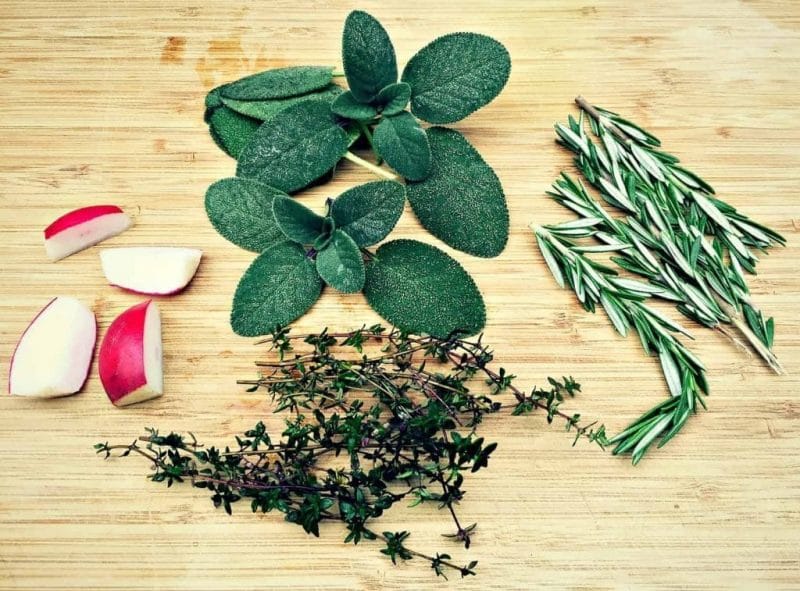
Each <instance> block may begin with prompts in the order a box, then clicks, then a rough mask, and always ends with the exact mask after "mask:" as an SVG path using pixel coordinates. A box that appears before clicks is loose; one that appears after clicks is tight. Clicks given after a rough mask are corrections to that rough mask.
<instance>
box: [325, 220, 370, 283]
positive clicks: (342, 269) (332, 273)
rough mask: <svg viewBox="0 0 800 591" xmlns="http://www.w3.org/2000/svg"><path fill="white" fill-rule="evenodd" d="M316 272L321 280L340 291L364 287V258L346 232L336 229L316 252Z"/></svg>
mask: <svg viewBox="0 0 800 591" xmlns="http://www.w3.org/2000/svg"><path fill="white" fill-rule="evenodd" d="M317 273H319V276H320V277H322V280H323V281H324V282H325V283H327V284H328V285H330V286H331V287H333V288H334V289H338V290H339V291H341V292H342V293H355V292H357V291H361V290H362V289H363V288H364V276H365V275H364V258H363V257H362V256H361V251H360V250H359V248H358V245H357V244H356V243H355V242H353V239H352V238H350V236H348V235H347V234H345V233H344V232H342V231H341V230H336V231H335V232H334V233H333V237H332V238H331V241H330V242H329V243H328V245H327V246H326V247H325V248H323V249H322V250H321V251H320V252H319V253H317Z"/></svg>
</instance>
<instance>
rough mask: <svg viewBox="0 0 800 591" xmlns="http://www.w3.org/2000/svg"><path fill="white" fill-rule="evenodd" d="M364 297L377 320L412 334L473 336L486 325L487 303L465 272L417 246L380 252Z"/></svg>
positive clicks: (397, 245) (408, 243)
mask: <svg viewBox="0 0 800 591" xmlns="http://www.w3.org/2000/svg"><path fill="white" fill-rule="evenodd" d="M364 295H365V296H366V297H367V301H368V302H369V305H370V306H372V308H373V309H374V310H375V311H376V312H377V313H378V314H380V315H381V316H383V317H384V318H385V319H386V320H388V321H389V322H391V323H392V324H394V325H395V326H397V327H399V328H401V329H403V330H407V331H409V332H417V333H425V334H429V335H432V336H435V337H439V338H444V337H447V336H448V335H450V334H452V333H462V334H467V335H470V334H475V333H477V332H479V331H480V330H481V329H482V328H483V326H484V324H485V322H486V308H485V306H484V303H483V298H482V297H481V294H480V292H479V291H478V288H477V286H476V285H475V282H474V281H473V280H472V278H471V277H470V276H469V274H468V273H467V272H466V271H465V270H464V268H463V267H462V266H461V265H459V264H458V262H456V260H455V259H452V258H451V257H449V256H448V255H447V254H445V253H444V252H442V251H441V250H439V249H438V248H436V247H434V246H431V245H429V244H424V243H422V242H417V241H415V240H393V241H392V242H387V243H386V244H384V245H383V246H381V247H380V248H379V249H378V250H377V252H376V253H375V258H374V259H373V260H372V261H370V262H369V263H368V264H367V280H366V283H365V284H364Z"/></svg>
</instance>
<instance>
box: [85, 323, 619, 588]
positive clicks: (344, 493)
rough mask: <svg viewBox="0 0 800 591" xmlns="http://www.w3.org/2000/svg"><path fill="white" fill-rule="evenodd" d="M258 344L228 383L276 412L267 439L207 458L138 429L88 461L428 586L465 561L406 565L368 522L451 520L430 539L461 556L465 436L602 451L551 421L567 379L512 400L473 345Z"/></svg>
mask: <svg viewBox="0 0 800 591" xmlns="http://www.w3.org/2000/svg"><path fill="white" fill-rule="evenodd" d="M267 342H268V343H269V348H270V351H272V355H271V356H270V358H269V359H267V360H266V361H260V362H258V364H257V365H258V366H259V370H260V372H261V375H260V377H259V378H257V379H255V380H243V381H242V382H241V383H242V384H245V385H248V386H250V390H251V391H254V390H256V389H259V388H263V389H264V390H266V391H267V393H268V394H269V395H270V396H271V397H272V399H273V400H274V402H275V404H276V409H277V411H286V412H288V413H289V418H287V419H286V422H285V428H284V430H283V432H282V434H281V436H280V438H274V437H273V436H272V434H271V433H269V432H268V430H267V428H266V426H265V425H264V424H263V423H261V422H259V423H258V424H256V425H255V426H254V427H253V428H252V429H250V430H248V431H245V432H244V433H243V434H241V435H238V436H236V441H235V443H234V444H233V445H231V446H227V447H225V448H224V449H221V448H218V447H213V446H212V447H205V446H203V445H201V444H200V443H198V442H197V440H196V439H195V437H194V436H193V435H191V434H189V435H186V436H184V435H180V434H178V433H174V432H170V433H168V434H166V435H161V434H160V432H159V431H157V430H156V429H148V430H147V434H146V435H145V436H143V437H140V438H139V439H138V440H136V441H133V442H132V443H130V444H129V445H110V444H109V443H107V442H106V443H99V444H97V445H95V450H96V452H97V453H98V454H102V455H104V456H105V457H109V456H111V455H112V453H113V454H115V455H117V454H118V455H120V456H129V455H131V454H137V455H140V456H143V457H145V458H146V459H147V460H148V461H149V462H150V463H151V464H152V473H151V474H150V479H151V480H153V481H154V482H161V483H165V484H166V485H167V486H168V487H169V486H172V484H173V483H176V482H177V483H182V482H187V483H189V482H190V483H191V484H192V486H194V487H195V488H199V489H205V490H206V491H208V493H209V494H210V497H211V501H212V503H213V504H214V506H215V507H217V508H222V509H223V510H225V511H226V512H227V513H232V511H233V506H234V505H236V504H239V503H240V501H244V503H247V504H249V507H250V510H251V511H253V512H254V513H255V512H263V513H267V512H273V511H275V512H278V513H282V514H283V515H284V518H285V519H286V521H288V522H291V523H296V524H298V525H299V526H301V527H302V528H303V529H304V531H306V532H307V533H309V534H311V535H314V536H319V535H320V524H321V523H323V522H339V523H341V524H342V525H343V526H344V528H345V529H346V533H345V534H344V536H343V537H344V541H345V543H350V542H352V543H353V544H358V543H360V542H362V541H365V540H366V541H376V542H378V543H379V544H380V551H381V553H382V554H384V555H386V556H387V557H388V558H389V559H390V560H392V562H393V563H396V562H397V561H398V560H402V561H406V560H412V559H413V560H423V561H425V562H427V563H428V564H429V565H430V566H431V568H432V569H433V571H434V572H435V573H436V575H439V576H445V575H446V573H453V574H460V575H461V576H468V575H474V574H475V567H476V565H477V562H475V561H469V562H465V564H463V566H462V565H460V564H458V563H456V562H454V561H453V559H452V558H451V556H450V554H449V553H437V554H434V555H427V554H423V553H420V552H417V551H415V550H413V549H412V548H411V547H410V546H409V537H410V534H409V532H408V531H398V532H393V531H382V530H381V529H378V528H379V526H380V524H379V520H380V518H381V517H382V516H383V515H384V514H385V513H386V512H387V511H389V510H390V509H391V508H392V507H393V506H395V505H396V504H402V505H409V504H410V505H411V506H412V507H413V506H417V505H429V506H433V507H436V508H438V509H440V510H443V511H444V512H445V513H446V514H447V516H448V519H449V520H451V521H452V527H453V530H452V532H451V533H450V532H448V533H446V534H444V537H445V538H446V539H448V540H450V541H451V542H456V543H458V544H460V545H463V546H464V547H465V548H467V549H468V548H469V547H470V545H471V544H472V540H473V534H474V532H475V531H476V528H477V524H469V522H467V521H464V520H463V519H462V517H461V516H460V515H459V501H460V500H461V499H462V498H464V495H465V494H466V492H467V491H466V490H465V482H466V481H467V480H468V479H469V477H470V474H471V473H474V472H478V471H480V470H482V469H484V468H486V467H487V466H488V465H489V463H490V462H491V461H492V457H493V453H494V452H495V450H496V448H497V444H496V443H491V442H487V441H486V440H485V439H484V438H483V437H481V436H479V434H478V432H477V430H478V428H479V426H480V424H481V423H482V422H483V421H484V420H485V419H486V418H487V417H490V416H491V415H493V414H497V413H502V412H503V411H506V410H507V411H508V412H510V413H511V414H513V415H526V414H530V413H531V412H534V411H536V410H541V411H543V412H544V413H546V417H547V420H548V422H552V421H554V420H555V419H558V420H559V421H563V424H564V425H565V428H566V430H567V431H569V432H572V433H574V441H573V444H574V443H575V442H577V441H578V440H579V439H586V440H588V441H590V442H594V443H596V444H599V445H600V446H602V445H604V444H605V434H604V429H603V427H602V426H600V427H594V425H580V415H578V414H572V415H570V414H568V413H565V412H564V411H563V410H561V408H560V407H561V405H562V404H563V402H564V400H565V399H566V398H571V397H573V396H575V394H576V393H577V392H579V391H580V385H579V384H577V383H576V382H575V381H574V380H573V379H572V378H563V379H562V380H555V379H553V378H549V380H548V381H549V386H548V387H547V388H545V389H539V388H533V389H532V390H531V391H530V392H529V393H526V392H523V391H521V390H520V389H518V388H517V386H516V385H515V384H514V376H513V375H509V374H507V373H506V371H505V370H504V369H503V368H498V369H497V370H495V369H493V368H492V362H493V353H492V351H491V350H490V349H489V348H488V347H486V345H484V344H483V343H482V340H481V339H480V338H478V339H477V340H474V341H467V340H463V339H460V338H457V337H450V338H448V339H435V338H432V337H422V336H414V335H408V334H405V333H402V332H400V331H398V330H390V331H387V330H385V329H384V328H383V327H381V326H379V325H376V326H372V327H370V328H362V329H360V330H356V331H352V332H347V333H341V334H333V333H329V332H328V331H327V330H326V331H323V332H322V333H318V334H309V335H293V334H290V333H289V331H288V330H286V329H279V330H276V331H275V332H273V333H272V335H271V337H270V338H269V339H268V341H267ZM295 347H299V349H298V350H296V349H295ZM476 378H478V379H476ZM244 503H242V504H244ZM326 531H329V530H327V529H326Z"/></svg>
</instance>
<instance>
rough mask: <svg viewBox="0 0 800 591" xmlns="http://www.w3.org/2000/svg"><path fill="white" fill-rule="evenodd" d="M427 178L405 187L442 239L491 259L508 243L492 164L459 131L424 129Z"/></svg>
mask: <svg viewBox="0 0 800 591" xmlns="http://www.w3.org/2000/svg"><path fill="white" fill-rule="evenodd" d="M428 139H429V140H430V144H431V154H432V158H431V161H432V163H433V164H432V166H431V172H430V174H429V175H428V177H427V178H426V179H425V180H423V181H420V182H409V183H408V185H407V186H406V193H407V194H408V201H409V202H410V203H411V208H412V209H413V210H414V213H415V214H416V215H417V218H419V221H420V222H421V223H422V225H423V226H425V228H426V229H427V230H428V231H429V232H430V233H431V234H433V235H434V236H436V237H437V238H439V239H440V240H442V241H443V242H444V243H446V244H448V245H450V246H452V247H453V248H457V249H458V250H461V251H464V252H466V253H469V254H472V255H475V256H480V257H495V256H497V255H498V254H500V253H501V252H503V249H504V248H505V246H506V242H507V241H508V208H507V207H506V198H505V195H504V194H503V187H502V185H501V184H500V180H499V179H498V178H497V175H495V173H494V171H493V170H492V168H491V167H490V166H489V165H488V164H486V162H485V161H484V160H483V158H481V155H480V154H478V152H477V150H475V148H473V147H472V145H470V143H469V142H468V141H467V140H466V139H465V138H464V136H462V135H461V134H460V133H459V132H457V131H455V130H453V129H447V128H444V127H433V128H431V129H429V130H428Z"/></svg>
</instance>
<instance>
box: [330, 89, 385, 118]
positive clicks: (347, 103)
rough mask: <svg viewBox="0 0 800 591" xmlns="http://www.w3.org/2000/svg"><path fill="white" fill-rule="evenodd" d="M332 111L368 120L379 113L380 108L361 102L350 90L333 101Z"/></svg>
mask: <svg viewBox="0 0 800 591" xmlns="http://www.w3.org/2000/svg"><path fill="white" fill-rule="evenodd" d="M331 111H333V112H334V113H336V114H337V115H339V117H345V118H347V119H355V120H356V121H366V120H368V119H372V118H373V117H375V115H377V114H378V109H376V108H375V107H373V106H372V105H367V104H364V103H362V102H359V101H358V99H356V97H355V96H353V93H352V92H350V91H349V90H348V91H347V92H343V93H342V94H340V95H339V96H338V97H336V100H334V101H333V103H331Z"/></svg>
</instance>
